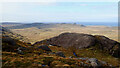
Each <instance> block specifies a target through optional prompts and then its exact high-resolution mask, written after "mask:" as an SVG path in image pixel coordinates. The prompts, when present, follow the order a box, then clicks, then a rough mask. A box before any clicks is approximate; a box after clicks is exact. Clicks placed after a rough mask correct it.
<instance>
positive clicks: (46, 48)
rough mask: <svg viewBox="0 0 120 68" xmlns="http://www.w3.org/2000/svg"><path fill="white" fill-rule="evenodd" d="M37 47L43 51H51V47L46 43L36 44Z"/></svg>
mask: <svg viewBox="0 0 120 68" xmlns="http://www.w3.org/2000/svg"><path fill="white" fill-rule="evenodd" d="M38 48H40V49H43V50H45V51H51V49H50V48H49V47H48V46H47V45H41V46H38Z"/></svg>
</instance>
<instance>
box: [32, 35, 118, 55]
mask: <svg viewBox="0 0 120 68" xmlns="http://www.w3.org/2000/svg"><path fill="white" fill-rule="evenodd" d="M39 44H47V45H48V44H52V45H57V46H62V47H65V48H69V47H73V48H77V49H83V48H90V47H94V48H95V49H99V50H102V51H103V52H106V53H109V54H110V55H112V56H114V57H120V43H118V42H117V41H114V40H111V39H109V38H107V37H105V36H100V35H95V36H93V35H88V34H78V33H63V34H60V35H59V36H56V37H53V38H50V39H46V40H43V41H40V42H36V43H35V44H34V45H39Z"/></svg>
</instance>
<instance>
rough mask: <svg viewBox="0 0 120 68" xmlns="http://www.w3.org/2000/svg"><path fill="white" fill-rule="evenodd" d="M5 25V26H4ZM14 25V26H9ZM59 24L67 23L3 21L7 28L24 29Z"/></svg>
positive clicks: (52, 26) (49, 26) (51, 26)
mask: <svg viewBox="0 0 120 68" xmlns="http://www.w3.org/2000/svg"><path fill="white" fill-rule="evenodd" d="M6 25H7V26H6ZM9 25H14V26H9ZM58 25H59V26H60V25H67V23H28V24H21V23H3V26H5V27H6V28H7V29H24V28H31V27H36V28H38V29H42V28H54V27H57V26H58ZM68 25H77V24H69V23H68ZM79 26H81V27H85V26H84V25H79Z"/></svg>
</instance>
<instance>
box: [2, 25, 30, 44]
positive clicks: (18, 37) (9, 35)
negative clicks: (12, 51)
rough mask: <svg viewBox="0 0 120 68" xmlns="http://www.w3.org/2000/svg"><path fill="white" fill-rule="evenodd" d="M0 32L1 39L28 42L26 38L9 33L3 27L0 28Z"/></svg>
mask: <svg viewBox="0 0 120 68" xmlns="http://www.w3.org/2000/svg"><path fill="white" fill-rule="evenodd" d="M0 32H1V35H2V36H3V37H10V38H14V39H18V40H20V41H23V42H29V39H28V38H26V37H24V36H21V35H20V34H16V33H13V32H12V31H10V30H9V29H7V28H5V27H1V26H0Z"/></svg>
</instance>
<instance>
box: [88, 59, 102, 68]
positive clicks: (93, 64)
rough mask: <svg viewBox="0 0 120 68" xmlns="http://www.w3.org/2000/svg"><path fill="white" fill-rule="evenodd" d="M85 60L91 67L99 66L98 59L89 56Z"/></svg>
mask: <svg viewBox="0 0 120 68" xmlns="http://www.w3.org/2000/svg"><path fill="white" fill-rule="evenodd" d="M86 62H89V63H90V64H91V65H92V66H93V67H98V66H100V64H99V61H98V60H97V59H96V58H89V59H88V60H87V61H86Z"/></svg>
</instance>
